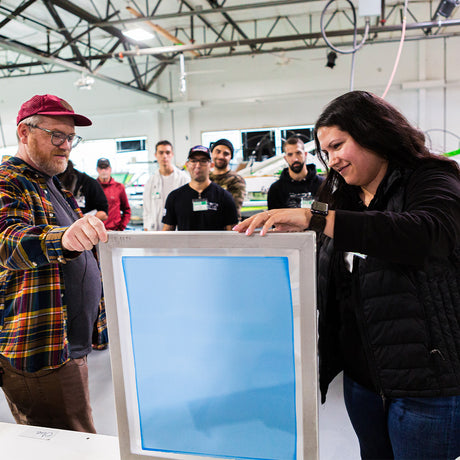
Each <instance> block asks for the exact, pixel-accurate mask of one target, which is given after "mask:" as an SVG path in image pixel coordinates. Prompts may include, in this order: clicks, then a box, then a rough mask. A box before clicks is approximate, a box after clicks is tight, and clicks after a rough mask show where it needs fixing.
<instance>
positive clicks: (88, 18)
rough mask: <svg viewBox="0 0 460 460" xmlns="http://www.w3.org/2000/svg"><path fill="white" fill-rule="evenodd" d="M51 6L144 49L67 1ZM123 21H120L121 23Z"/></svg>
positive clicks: (139, 44)
mask: <svg viewBox="0 0 460 460" xmlns="http://www.w3.org/2000/svg"><path fill="white" fill-rule="evenodd" d="M53 4H54V5H56V6H59V8H62V9H63V10H65V11H67V12H68V13H71V14H73V15H75V16H77V17H79V18H80V19H83V20H84V21H86V22H88V23H89V24H91V25H95V26H96V27H99V28H100V29H102V30H105V31H106V32H107V33H108V34H109V35H112V36H114V37H117V38H119V39H120V40H121V41H122V42H123V43H126V44H131V45H133V46H135V47H136V48H146V46H145V45H143V44H142V43H137V42H136V41H134V40H131V39H129V38H128V37H126V36H125V35H123V33H122V31H121V30H120V29H117V28H116V27H113V26H111V25H109V24H107V25H104V24H105V23H104V22H101V20H100V18H98V17H97V16H93V15H92V14H91V13H88V11H86V10H84V9H83V8H80V7H79V6H77V5H75V4H73V3H71V2H69V1H68V0H53ZM123 22H124V21H121V23H123ZM155 57H156V58H157V59H158V60H160V61H161V60H168V58H167V57H166V56H162V55H155Z"/></svg>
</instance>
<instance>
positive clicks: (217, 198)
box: [162, 182, 238, 230]
mask: <svg viewBox="0 0 460 460" xmlns="http://www.w3.org/2000/svg"><path fill="white" fill-rule="evenodd" d="M162 222H163V223H164V224H167V225H173V226H175V227H176V228H177V229H178V230H225V227H226V226H227V225H235V224H236V223H238V214H237V212H236V206H235V202H234V201H233V198H232V195H231V194H230V193H229V192H227V190H224V189H223V188H222V187H220V186H219V185H217V184H215V183H214V182H211V184H210V185H209V186H208V187H206V188H205V189H204V190H203V191H202V192H201V193H198V192H197V191H196V190H194V189H193V188H191V187H190V185H189V184H185V185H183V186H182V187H179V188H178V189H176V190H173V191H172V192H171V193H170V194H169V195H168V198H167V199H166V204H165V210H164V217H163V220H162Z"/></svg>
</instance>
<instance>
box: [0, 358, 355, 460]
mask: <svg viewBox="0 0 460 460" xmlns="http://www.w3.org/2000/svg"><path fill="white" fill-rule="evenodd" d="M88 363H89V379H90V394H91V405H92V407H93V416H94V422H95V425H96V430H97V432H98V433H99V434H105V435H111V436H117V420H116V412H115V399H114V391H113V386H112V375H111V368H110V353H109V350H104V351H94V352H92V353H91V354H90V355H89V357H88ZM0 422H7V423H14V419H13V417H12V416H11V413H10V411H9V408H8V405H7V403H6V401H5V397H4V395H3V393H2V392H0ZM319 443H320V460H337V459H341V460H355V459H359V458H360V457H359V446H358V441H357V439H356V436H355V434H354V432H353V429H352V427H351V424H350V422H349V420H348V417H347V414H346V411H345V406H344V403H343V395H342V378H341V376H338V377H337V378H336V379H335V380H334V382H333V383H332V385H331V386H330V388H329V392H328V396H327V402H326V404H324V405H322V406H320V408H319ZM82 460H84V459H82ZM306 460H308V459H306Z"/></svg>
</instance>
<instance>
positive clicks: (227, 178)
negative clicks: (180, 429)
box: [209, 139, 246, 220]
mask: <svg viewBox="0 0 460 460" xmlns="http://www.w3.org/2000/svg"><path fill="white" fill-rule="evenodd" d="M210 150H211V157H212V161H213V162H214V169H213V170H212V172H211V174H210V176H209V178H210V179H211V180H212V181H213V182H215V183H216V184H218V185H220V186H221V187H222V188H223V189H225V190H228V191H229V192H230V193H231V195H232V197H233V201H234V202H235V205H236V209H237V212H238V219H239V220H240V219H241V207H242V206H243V201H244V197H245V195H246V182H245V181H244V179H243V178H242V177H241V176H240V175H238V174H236V173H235V172H234V171H232V170H231V169H230V161H231V159H232V158H233V150H234V149H233V144H232V143H231V142H230V141H229V140H227V139H219V140H218V141H216V142H213V143H211V146H210Z"/></svg>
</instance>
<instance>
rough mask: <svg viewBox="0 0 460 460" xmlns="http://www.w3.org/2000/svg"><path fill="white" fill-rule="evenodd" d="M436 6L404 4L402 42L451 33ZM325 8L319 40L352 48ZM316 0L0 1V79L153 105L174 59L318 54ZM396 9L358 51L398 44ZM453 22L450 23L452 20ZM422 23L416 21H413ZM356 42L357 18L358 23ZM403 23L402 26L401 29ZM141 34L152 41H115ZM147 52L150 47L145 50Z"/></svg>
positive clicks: (429, 0) (454, 27)
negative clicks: (125, 94) (67, 80)
mask: <svg viewBox="0 0 460 460" xmlns="http://www.w3.org/2000/svg"><path fill="white" fill-rule="evenodd" d="M437 3H438V2H437V1H435V2H434V4H433V0H418V1H417V0H413V1H411V2H410V9H409V10H408V18H407V19H408V24H407V31H408V37H407V38H408V39H409V40H422V39H428V38H437V37H451V36H456V35H459V34H460V19H458V17H459V16H460V15H459V13H458V11H457V10H455V11H454V14H453V17H452V18H450V19H443V20H442V21H440V20H439V18H434V17H433V14H434V10H435V8H436V6H437ZM344 4H345V2H337V5H338V6H336V8H335V9H332V8H331V12H330V14H329V18H328V20H327V25H326V33H327V35H328V37H329V38H330V39H332V40H337V41H338V43H339V44H340V46H347V45H351V44H352V43H353V39H352V38H353V37H352V36H353V32H354V25H353V24H352V21H351V17H352V15H351V14H350V10H349V7H348V6H347V5H344ZM324 5H325V2H324V1H319V0H284V1H281V0H271V1H255V0H252V1H249V2H246V3H244V2H242V0H220V1H218V0H174V1H173V0H129V1H128V0H78V3H77V0H73V1H70V0H22V1H21V2H20V4H19V5H18V1H17V0H3V1H0V78H11V77H15V76H24V75H36V74H44V73H54V72H62V71H74V72H80V73H81V74H82V76H90V77H91V78H96V79H100V80H103V81H106V82H109V83H111V84H114V85H118V86H120V87H123V88H127V89H129V90H132V91H136V92H138V93H141V94H144V95H147V96H151V97H153V98H155V99H157V100H159V101H164V102H166V101H168V100H169V99H168V97H166V96H164V95H161V94H158V93H156V92H154V91H152V88H153V87H154V84H155V83H156V82H157V81H158V78H159V77H160V76H161V75H162V73H163V72H164V70H165V69H166V68H168V66H169V65H170V64H173V63H176V62H177V61H178V54H179V53H184V54H185V57H186V58H187V59H193V60H196V61H199V60H200V59H209V58H217V57H219V58H225V57H231V56H236V55H254V54H258V53H273V52H287V51H294V50H309V49H315V48H324V47H325V46H326V45H325V42H324V40H323V39H322V35H321V31H320V26H319V17H320V15H321V11H322V9H323V8H324ZM401 12H402V1H395V0H393V1H392V0H387V1H385V0H382V7H381V12H380V16H378V17H375V18H374V19H373V24H372V26H371V28H370V31H369V32H370V34H369V38H368V41H367V43H368V44H373V43H382V42H388V41H395V40H398V39H399V31H400V30H401ZM456 16H457V18H456ZM420 20H422V21H423V22H420ZM359 21H360V23H359V24H358V34H362V33H363V26H364V18H359ZM410 21H412V22H410ZM134 27H141V28H143V29H144V30H145V31H150V32H151V33H152V34H153V37H154V40H153V41H152V40H151V41H146V42H139V41H135V40H133V39H131V38H129V37H128V36H126V35H125V34H124V32H126V31H127V30H128V29H132V28H134ZM152 45H154V46H152Z"/></svg>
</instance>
